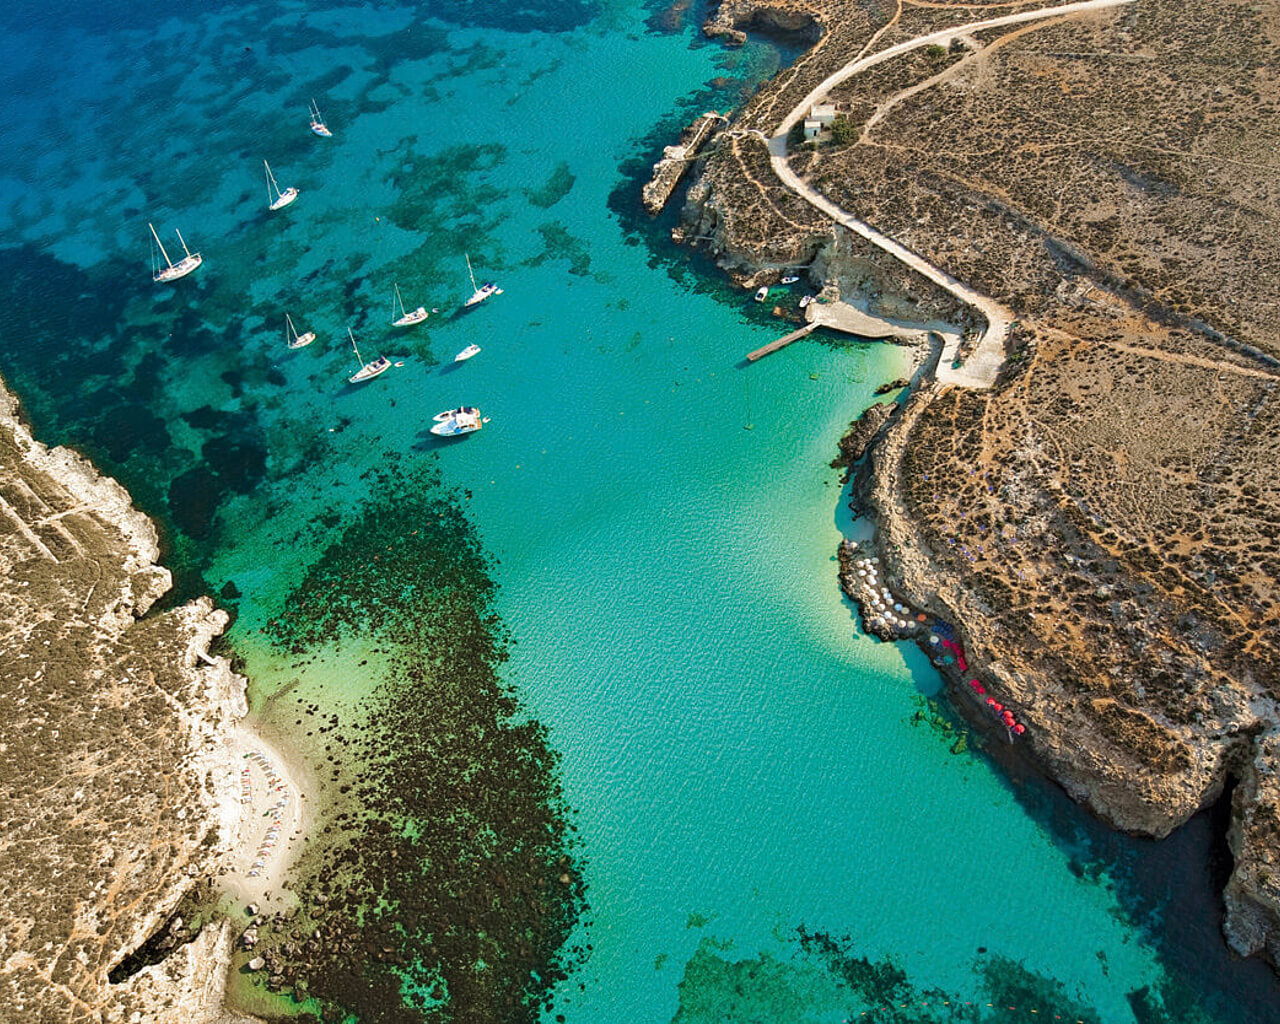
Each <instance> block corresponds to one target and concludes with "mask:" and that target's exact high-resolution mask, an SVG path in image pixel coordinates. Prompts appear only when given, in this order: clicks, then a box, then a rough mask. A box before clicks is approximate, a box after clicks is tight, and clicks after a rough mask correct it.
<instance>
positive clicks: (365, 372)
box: [347, 327, 391, 384]
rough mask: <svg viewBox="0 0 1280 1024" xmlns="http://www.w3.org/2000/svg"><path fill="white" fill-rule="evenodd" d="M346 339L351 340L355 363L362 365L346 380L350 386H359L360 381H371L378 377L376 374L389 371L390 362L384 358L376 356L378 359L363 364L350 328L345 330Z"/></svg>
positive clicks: (362, 358)
mask: <svg viewBox="0 0 1280 1024" xmlns="http://www.w3.org/2000/svg"><path fill="white" fill-rule="evenodd" d="M347 337H348V338H350V339H351V347H352V349H354V350H355V353H356V361H357V362H361V363H364V365H363V366H361V367H360V369H358V370H357V371H356V372H355V373H353V374H352V375H351V376H350V377H348V378H347V379H348V380H349V381H350V382H351V383H352V384H359V383H360V382H361V381H366V380H373V378H374V377H376V376H378V374H380V373H386V372H387V371H388V370H389V369H391V360H390V359H388V358H387V357H386V356H378V358H377V359H375V360H374V361H373V362H371V363H365V362H364V357H363V356H362V355H360V349H359V347H358V346H357V345H356V336H355V335H354V334H352V333H351V328H350V327H348V328H347Z"/></svg>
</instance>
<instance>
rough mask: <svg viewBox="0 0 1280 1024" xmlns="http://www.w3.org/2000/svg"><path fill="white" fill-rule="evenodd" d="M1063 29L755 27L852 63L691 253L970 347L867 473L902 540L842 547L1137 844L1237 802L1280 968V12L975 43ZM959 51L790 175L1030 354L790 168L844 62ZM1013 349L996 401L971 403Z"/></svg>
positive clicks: (700, 183)
mask: <svg viewBox="0 0 1280 1024" xmlns="http://www.w3.org/2000/svg"><path fill="white" fill-rule="evenodd" d="M1054 6H1055V5H1054V4H1052V3H1037V4H1034V5H1031V6H1030V7H1028V5H1020V6H1018V7H1016V8H1015V7H1009V6H1003V5H1000V4H998V3H990V4H979V5H967V6H965V7H963V8H960V7H957V8H954V9H952V8H947V7H940V6H937V5H929V6H919V7H917V6H904V5H896V4H890V3H875V2H873V3H840V2H836V0H776V2H771V3H764V2H735V3H731V4H726V5H722V7H721V9H720V11H719V12H718V13H717V14H715V15H714V16H713V18H712V22H711V24H710V26H709V27H708V32H709V33H712V34H725V33H726V32H730V31H731V30H732V31H739V32H740V31H742V30H743V29H746V30H751V29H752V28H754V27H755V26H756V25H760V24H765V23H767V22H768V21H769V20H770V19H774V20H776V17H777V15H776V12H778V11H785V12H787V18H788V19H789V20H792V21H794V22H795V23H797V24H799V23H801V20H802V18H803V17H806V16H807V17H808V18H809V19H811V21H812V24H813V25H815V26H818V28H819V30H820V34H819V36H818V38H817V40H816V42H814V44H813V45H812V46H811V47H810V49H809V50H808V51H806V53H804V54H803V55H802V56H801V57H800V58H799V59H798V60H797V61H796V62H795V64H794V65H792V66H791V67H790V68H788V69H786V70H784V71H782V72H780V73H779V74H778V75H776V76H775V78H774V79H773V80H772V81H770V82H769V83H767V84H766V85H765V86H764V87H763V88H762V89H761V90H760V91H759V93H758V94H757V95H756V96H755V97H754V98H753V99H752V100H751V101H750V102H749V103H748V104H747V105H746V106H745V107H744V109H743V110H742V111H740V112H739V113H738V114H737V115H736V116H735V118H734V120H733V122H732V123H731V124H729V125H728V126H727V127H726V129H725V130H724V131H723V132H722V133H721V136H720V140H721V141H720V144H719V145H718V146H717V148H716V151H715V152H714V153H713V154H712V155H711V156H710V157H709V158H708V159H707V161H706V164H705V167H704V168H703V169H702V170H701V171H700V172H699V174H698V177H697V178H696V179H695V180H694V181H693V182H692V184H691V186H690V188H689V191H688V198H687V203H686V209H685V214H684V221H685V222H684V225H683V226H682V227H681V229H679V230H678V231H677V237H678V238H680V239H684V240H688V241H692V242H694V244H699V245H703V246H705V247H706V248H707V250H708V251H709V253H710V254H711V255H712V256H713V257H714V258H715V259H716V260H717V261H718V262H719V264H720V265H721V266H722V267H723V268H724V269H725V270H726V272H728V273H729V274H730V275H731V276H732V277H733V278H734V279H735V280H736V281H738V282H739V283H741V284H743V285H745V286H748V287H753V286H755V284H756V283H757V282H761V283H763V282H765V281H770V280H772V279H775V278H776V276H777V274H778V273H779V269H780V268H782V267H789V266H805V267H806V268H807V270H808V273H809V276H810V279H811V283H812V284H813V286H814V287H815V288H822V287H827V288H832V287H834V289H835V290H836V291H837V292H838V293H841V294H844V295H850V296H861V297H862V298H863V300H864V304H865V305H866V306H867V307H868V309H869V311H870V312H872V313H875V314H878V315H882V316H891V317H898V318H902V319H913V318H914V319H915V321H916V322H918V323H921V324H924V323H926V322H928V321H930V320H938V319H941V320H947V321H949V322H951V323H952V324H955V325H956V326H957V328H958V329H960V330H963V332H964V336H965V338H964V341H963V342H962V343H961V344H960V345H959V346H957V347H955V348H953V349H949V350H948V351H947V361H946V362H945V363H944V364H943V365H941V366H939V365H938V364H936V363H934V364H931V367H930V369H931V371H932V372H926V373H925V374H924V375H923V379H922V380H920V381H919V383H918V384H917V386H916V388H915V390H914V391H913V392H912V393H911V394H910V395H909V396H908V397H907V398H906V399H905V400H904V401H902V402H900V403H899V404H897V405H896V406H889V405H879V406H875V407H873V409H872V410H870V411H869V412H868V414H867V415H866V416H865V417H864V418H863V419H862V420H861V421H860V422H859V423H858V424H856V425H855V426H854V429H853V430H852V431H851V433H850V435H849V436H848V437H847V438H846V442H845V443H844V444H843V445H842V455H841V458H840V460H839V461H840V463H841V464H843V465H845V466H852V465H856V470H857V474H858V475H857V480H856V483H855V492H856V500H857V502H858V504H859V508H860V509H861V510H865V511H866V512H868V513H869V514H870V515H872V516H873V517H874V519H875V523H876V529H877V532H876V537H875V539H874V541H872V542H870V543H868V544H864V545H862V546H861V548H860V549H859V550H857V551H854V550H852V549H849V550H842V552H841V565H842V573H841V575H842V581H843V582H844V585H845V588H846V590H847V591H848V592H849V593H850V595H851V596H852V597H854V598H855V599H856V600H858V601H859V603H860V605H861V608H862V613H863V619H864V625H866V627H867V628H868V629H869V630H871V631H872V632H875V633H876V634H877V635H880V636H883V637H886V638H902V637H908V636H909V637H912V638H914V639H916V640H917V641H918V642H920V643H921V645H922V646H923V647H924V649H925V650H926V651H927V652H928V653H930V655H931V656H933V657H934V658H935V661H936V662H937V663H939V667H940V668H941V669H942V670H943V672H944V675H945V676H946V677H947V679H948V681H949V686H950V688H951V692H952V695H953V697H954V699H955V703H956V705H957V707H958V708H960V709H961V710H962V711H963V712H965V713H966V714H969V715H971V716H972V717H973V718H974V720H975V722H980V723H982V724H983V725H984V726H986V725H990V713H989V708H990V707H991V705H990V704H988V703H987V701H986V699H985V697H984V699H981V700H980V699H975V696H974V695H975V694H983V695H986V697H990V698H991V699H992V700H994V701H995V702H996V703H997V704H998V705H999V706H1000V707H1001V708H1004V709H1010V710H1012V711H1014V712H1015V713H1016V720H1017V722H1018V724H1020V725H1023V726H1024V729H1023V730H1022V731H1021V732H1020V733H1018V734H1017V742H1019V743H1022V744H1024V745H1025V748H1026V749H1027V750H1028V751H1029V752H1030V753H1031V754H1032V755H1033V756H1034V757H1035V758H1036V760H1037V761H1038V762H1039V764H1040V765H1042V766H1043V768H1044V770H1045V771H1046V772H1047V773H1048V774H1049V775H1050V776H1051V777H1053V778H1054V779H1056V780H1057V781H1058V782H1060V783H1061V785H1062V786H1063V787H1064V788H1065V789H1066V790H1067V791H1068V792H1069V793H1071V794H1072V796H1074V797H1075V798H1076V799H1077V800H1079V801H1080V802H1082V803H1083V804H1085V805H1087V806H1088V807H1089V808H1091V809H1092V810H1093V811H1094V812H1095V813H1096V814H1098V815H1099V816H1100V817H1101V818H1103V819H1104V820H1106V821H1108V822H1110V823H1111V824H1113V825H1114V826H1115V827H1117V828H1120V829H1123V830H1126V831H1129V832H1132V833H1135V834H1141V835H1147V836H1153V837H1163V836H1166V835H1168V834H1169V833H1170V832H1171V831H1172V830H1173V829H1175V828H1177V827H1178V826H1179V825H1180V824H1182V823H1183V822H1185V821H1186V820H1187V819H1188V818H1189V817H1190V816H1191V815H1192V814H1194V813H1195V812H1196V811H1198V810H1200V809H1202V808H1204V807H1206V806H1209V805H1212V804H1214V803H1215V802H1216V801H1218V800H1220V799H1222V798H1223V795H1224V793H1225V792H1226V791H1227V790H1228V788H1229V787H1232V786H1233V785H1234V788H1232V789H1231V794H1232V795H1231V809H1232V816H1231V826H1230V830H1229V834H1228V837H1227V838H1228V841H1229V844H1230V848H1231V851H1232V853H1233V855H1234V858H1235V862H1234V870H1233V873H1232V875H1231V879H1230V882H1229V884H1228V886H1227V889H1226V892H1225V894H1224V895H1225V900H1226V910H1227V913H1226V920H1225V923H1224V931H1225V934H1226V937H1227V939H1228V941H1229V943H1230V945H1231V946H1232V948H1233V949H1235V950H1236V951H1238V952H1240V953H1242V954H1246V955H1251V954H1262V955H1264V956H1266V957H1267V958H1268V959H1269V960H1271V961H1272V962H1273V963H1280V871H1277V865H1276V860H1277V857H1280V783H1278V782H1277V778H1276V771H1275V769H1276V758H1277V754H1278V752H1280V739H1278V737H1280V594H1278V593H1277V587H1278V586H1280V582H1278V581H1280V407H1278V406H1277V391H1278V390H1280V388H1278V385H1280V345H1278V344H1277V342H1276V340H1275V338H1276V332H1275V326H1276V322H1277V319H1278V318H1280V315H1278V313H1277V310H1278V309H1280V307H1277V305H1276V303H1275V302H1274V295H1275V293H1276V290H1277V286H1278V285H1280V257H1278V256H1277V250H1276V249H1275V247H1274V245H1270V244H1268V243H1266V242H1265V239H1268V238H1270V239H1272V240H1274V238H1275V237H1277V235H1278V234H1280V193H1277V192H1276V190H1275V189H1274V181H1275V166H1274V159H1273V156H1272V154H1273V153H1274V148H1275V146H1276V145H1277V144H1278V143H1280V76H1277V74H1276V72H1275V65H1274V61H1273V60H1271V59H1270V57H1269V55H1270V54H1272V53H1274V50H1275V47H1276V46H1278V45H1280V18H1278V17H1277V16H1276V15H1275V12H1273V11H1264V10H1263V9H1261V8H1258V7H1256V6H1250V5H1248V4H1245V3H1237V2H1234V0H1192V2H1191V3H1189V4H1184V3H1175V2H1173V0H1144V2H1143V3H1141V4H1136V5H1123V6H1118V7H1114V8H1112V9H1097V8H1093V9H1087V10H1077V11H1075V12H1072V13H1069V14H1065V15H1056V16H1052V17H1043V18H1040V19H1039V20H1036V21H1034V22H1024V23H1019V24H1016V25H1015V24H1009V25H1004V26H993V27H988V28H985V29H981V30H966V27H965V25H966V23H967V22H975V21H979V20H982V19H990V18H999V17H1003V16H1006V15H1009V14H1011V12H1013V11H1028V12H1030V11H1034V10H1038V9H1046V10H1047V9H1048V8H1051V7H1054ZM1037 17H1038V16H1037ZM949 27H954V28H955V32H954V35H948V36H947V37H946V38H939V39H933V40H932V41H931V42H930V43H929V45H928V46H920V47H915V48H911V47H910V46H907V47H905V48H904V49H903V51H902V55H901V56H898V57H894V58H892V59H890V60H886V61H884V62H881V63H877V64H875V65H874V66H869V67H868V68H867V70H866V71H865V72H861V73H859V74H857V75H855V76H853V77H850V78H848V79H846V80H844V81H843V82H841V83H840V84H839V85H838V86H835V87H833V88H832V89H831V91H830V95H827V96H825V97H824V99H825V100H826V102H829V103H830V104H832V105H833V106H834V108H835V109H836V111H837V114H836V117H837V120H838V121H839V122H840V127H839V130H835V128H834V126H832V128H831V129H824V133H823V134H821V135H820V136H819V137H818V138H817V139H814V140H812V141H806V140H804V138H803V136H802V135H801V134H799V133H797V132H792V133H791V134H790V136H789V137H788V145H787V147H786V148H785V156H784V159H785V160H786V162H787V166H788V167H789V168H790V171H791V172H792V173H793V174H794V175H796V176H797V177H798V178H799V179H800V180H801V181H803V182H804V183H805V184H806V186H808V187H809V188H811V189H814V190H817V191H818V192H820V193H821V194H822V196H823V197H825V198H826V199H827V200H829V201H831V202H832V203H833V204H835V205H836V206H838V207H839V208H840V209H841V210H844V211H849V212H850V213H852V215H854V216H856V217H857V218H859V219H861V220H862V221H863V222H865V223H867V224H870V225H872V226H874V227H875V228H876V229H878V230H879V231H880V232H883V233H884V234H886V235H888V236H890V237H892V238H893V239H895V240H897V241H898V242H900V243H902V245H904V246H906V247H907V248H908V249H909V250H910V251H911V252H912V253H914V254H918V255H919V257H921V258H922V259H923V260H924V261H927V262H928V263H929V264H930V265H931V266H933V267H936V268H939V269H940V270H942V271H944V272H945V273H946V274H947V275H949V276H951V277H952V278H954V279H957V280H960V281H962V282H964V283H965V284H967V285H968V286H970V287H972V288H973V289H976V290H977V291H978V292H980V293H982V294H984V295H986V296H990V297H991V298H992V299H993V300H995V301H997V302H999V303H1000V304H1001V305H1002V306H1003V307H1005V308H1006V309H1008V310H1009V311H1011V313H1012V314H1013V316H1012V318H1011V319H1012V320H1013V322H1012V323H1011V324H1010V325H1009V328H1008V330H1007V333H1004V332H1002V334H1004V336H1003V337H1001V338H999V339H989V338H984V330H985V328H986V326H988V325H987V324H984V323H983V318H982V316H980V315H978V314H977V311H976V310H975V309H974V308H973V307H972V306H969V307H966V305H965V303H963V302H961V301H958V300H957V298H956V296H955V294H950V293H948V292H947V291H946V290H945V289H943V288H940V287H939V286H938V285H937V284H936V283H934V282H932V281H930V280H927V279H925V277H923V276H921V275H920V274H917V273H915V272H914V271H913V270H911V269H910V268H909V267H908V266H906V265H904V263H903V262H902V261H901V260H900V259H895V258H893V257H892V255H891V254H889V253H887V252H886V251H884V250H883V249H882V248H881V249H877V248H876V247H875V246H873V245H871V244H869V243H868V241H867V240H866V239H865V238H863V237H860V236H859V235H858V234H857V233H856V232H853V231H849V230H846V229H845V228H843V227H840V226H838V225H835V224H833V222H832V220H831V218H830V217H828V216H824V215H823V214H822V213H821V212H820V210H819V209H817V208H815V206H814V205H813V204H812V203H811V202H809V201H806V200H805V198H804V197H803V196H801V195H800V194H798V193H797V192H796V191H795V190H793V189H791V188H789V187H788V186H787V185H786V184H785V183H784V182H783V180H782V179H780V178H779V176H778V174H777V173H775V168H774V166H773V165H772V163H771V157H775V158H776V156H777V147H776V141H775V144H774V146H773V147H772V149H773V152H772V153H771V151H770V150H771V147H770V146H767V145H766V142H767V140H768V139H770V138H772V137H773V136H774V135H775V134H776V133H777V131H778V129H779V126H780V125H782V124H783V123H784V121H785V119H787V118H788V116H789V115H790V114H791V113H792V111H794V110H795V109H797V105H798V104H801V103H802V101H804V100H805V98H806V96H808V95H809V93H810V91H811V90H813V89H814V87H815V86H817V85H818V84H819V83H821V82H823V81H824V80H826V79H827V78H828V76H830V75H832V74H833V73H834V72H835V71H837V70H838V69H839V67H840V66H841V65H842V64H844V63H847V62H851V61H853V60H854V59H856V58H858V57H859V56H860V55H863V54H868V53H874V52H877V51H879V50H884V49H887V48H889V47H891V46H898V45H900V44H910V43H911V41H912V40H913V39H916V38H920V37H924V36H927V35H928V36H931V35H932V34H934V33H937V32H938V31H939V30H941V29H948V28H949ZM735 38H736V37H735ZM806 109H807V108H806ZM1211 282H1212V284H1211ZM912 314H914V317H913V315H912ZM984 340H987V341H990V340H999V341H1000V342H1001V346H1000V347H1001V349H1002V351H1001V352H1000V353H999V354H1000V355H1003V357H1004V360H1005V361H1004V367H1003V370H1002V371H1001V372H1000V374H999V376H998V378H996V379H995V382H994V386H987V387H981V386H979V387H975V386H972V385H970V386H957V384H956V383H950V384H949V383H947V378H949V379H950V380H951V381H957V380H959V378H958V377H957V375H956V374H955V373H947V372H946V371H948V369H955V368H957V367H960V366H961V365H962V364H963V363H964V362H965V360H966V359H968V358H970V354H971V353H972V352H973V351H974V349H975V348H976V347H978V346H979V345H980V344H981V342H982V341H984ZM988 383H989V382H988ZM868 449H869V454H865V455H864V452H867V451H868ZM859 459H861V461H860V462H859V461H858V460H859ZM886 595H888V596H886ZM926 623H927V624H928V626H929V627H932V626H933V625H934V624H938V625H939V626H941V627H944V629H945V632H944V633H942V634H941V635H942V636H944V637H945V638H946V639H945V643H946V644H949V645H953V646H951V647H949V648H948V650H950V651H951V652H953V653H952V655H951V656H948V657H939V656H938V655H939V649H938V647H936V646H931V644H937V643H938V639H937V638H938V636H939V635H940V634H939V633H938V632H935V631H933V630H932V628H927V629H922V628H921V626H923V625H924V624H926ZM975 683H976V686H975V685H974V684H975ZM996 732H997V735H1000V734H1001V733H1007V734H1008V735H1009V737H1010V738H1012V737H1013V735H1014V733H1013V731H1012V730H1011V729H997V730H996Z"/></svg>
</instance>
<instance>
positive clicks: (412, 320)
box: [391, 284, 431, 327]
mask: <svg viewBox="0 0 1280 1024" xmlns="http://www.w3.org/2000/svg"><path fill="white" fill-rule="evenodd" d="M397 309H399V310H400V315H399V316H398V317H396V310H397ZM391 315H392V316H393V317H395V319H393V320H392V321H391V326H392V327H412V326H413V325H414V324H420V323H422V321H423V320H425V319H426V318H427V317H429V316H430V315H431V314H430V313H428V312H427V307H426V306H419V307H418V308H417V309H415V310H414V311H413V312H412V313H406V312H405V308H404V299H402V298H400V286H399V285H398V284H397V285H396V286H395V298H394V299H392V300H391Z"/></svg>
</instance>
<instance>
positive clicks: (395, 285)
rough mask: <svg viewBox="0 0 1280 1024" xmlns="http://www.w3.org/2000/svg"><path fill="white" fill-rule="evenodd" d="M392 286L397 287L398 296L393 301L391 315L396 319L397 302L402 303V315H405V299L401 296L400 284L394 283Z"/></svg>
mask: <svg viewBox="0 0 1280 1024" xmlns="http://www.w3.org/2000/svg"><path fill="white" fill-rule="evenodd" d="M392 287H393V288H394V289H395V292H396V297H395V298H394V299H393V300H392V302H391V316H392V318H393V319H395V317H396V303H397V302H398V303H399V304H400V316H404V299H402V298H400V285H399V284H394V285H392Z"/></svg>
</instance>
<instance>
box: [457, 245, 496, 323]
mask: <svg viewBox="0 0 1280 1024" xmlns="http://www.w3.org/2000/svg"><path fill="white" fill-rule="evenodd" d="M463 255H464V256H466V259H467V276H468V277H470V278H471V287H472V288H473V289H474V290H473V291H472V293H471V298H469V299H467V301H466V302H464V303H463V304H462V305H463V308H466V309H469V308H470V307H472V306H478V305H480V303H482V302H484V300H485V299H487V298H489V296H491V295H501V294H502V289H501V288H499V287H498V286H497V285H496V284H494V283H493V282H492V281H486V282H485V283H484V284H482V285H480V286H479V287H477V286H476V275H475V273H474V272H473V271H472V269H471V256H470V255H468V254H467V253H463Z"/></svg>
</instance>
